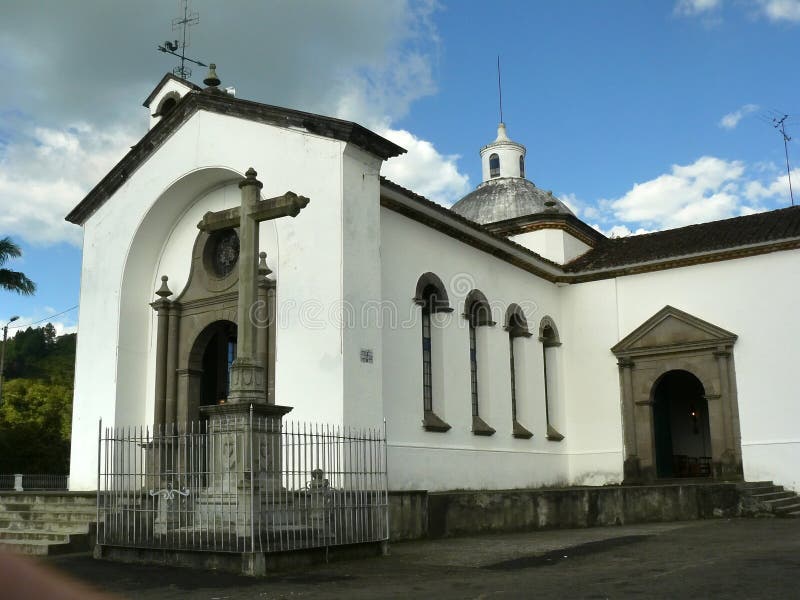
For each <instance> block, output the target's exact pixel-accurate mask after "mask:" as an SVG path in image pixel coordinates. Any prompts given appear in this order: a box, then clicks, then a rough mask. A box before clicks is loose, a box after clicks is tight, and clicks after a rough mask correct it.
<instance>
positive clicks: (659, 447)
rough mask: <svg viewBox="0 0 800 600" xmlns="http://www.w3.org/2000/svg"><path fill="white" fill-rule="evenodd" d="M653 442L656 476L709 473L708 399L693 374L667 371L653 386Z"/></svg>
mask: <svg viewBox="0 0 800 600" xmlns="http://www.w3.org/2000/svg"><path fill="white" fill-rule="evenodd" d="M653 441H654V443H655V453H656V472H657V476H658V477H661V478H665V477H667V478H668V477H708V476H709V475H711V432H710V429H709V421H708V401H707V400H706V398H705V389H704V388H703V384H702V383H701V382H700V380H699V379H698V378H697V377H695V376H694V375H693V374H692V373H690V372H688V371H684V370H673V371H668V372H667V373H665V374H664V375H663V376H662V377H660V378H659V380H658V381H657V382H656V383H655V385H654V386H653Z"/></svg>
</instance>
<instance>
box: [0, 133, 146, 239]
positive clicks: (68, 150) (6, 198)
mask: <svg viewBox="0 0 800 600" xmlns="http://www.w3.org/2000/svg"><path fill="white" fill-rule="evenodd" d="M19 134H20V135H18V137H17V139H15V141H14V142H13V143H11V144H9V145H8V146H7V147H6V149H5V152H4V154H2V155H0V232H3V233H6V232H7V233H11V234H13V235H14V237H15V238H19V239H22V240H25V241H27V242H30V243H33V244H53V243H57V242H61V241H66V242H69V243H72V244H75V245H78V246H79V245H80V243H81V229H80V228H79V227H77V226H76V225H72V224H70V223H67V222H66V221H65V220H64V217H65V216H66V215H67V213H68V212H69V211H70V210H71V209H72V208H73V207H74V206H75V205H76V204H78V202H80V200H82V199H83V197H84V195H85V194H86V192H88V191H89V190H90V189H91V188H92V186H94V185H95V184H96V183H97V182H98V181H99V178H100V177H101V176H102V175H104V174H105V173H106V172H107V171H108V170H109V169H110V168H111V167H112V166H113V165H114V164H115V163H116V162H117V161H118V160H119V159H120V158H122V156H123V155H124V153H125V152H126V151H127V150H128V148H129V146H130V145H131V143H133V142H134V141H135V135H134V134H133V133H132V132H131V131H128V130H122V129H108V128H106V129H104V130H102V131H98V130H96V129H94V128H93V127H92V126H90V125H87V124H85V123H79V124H76V125H71V126H66V127H63V128H47V127H33V128H32V129H31V130H30V131H21V132H19Z"/></svg>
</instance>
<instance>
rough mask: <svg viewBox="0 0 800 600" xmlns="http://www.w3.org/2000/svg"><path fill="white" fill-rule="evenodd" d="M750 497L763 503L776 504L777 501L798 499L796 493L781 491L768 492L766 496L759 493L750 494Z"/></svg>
mask: <svg viewBox="0 0 800 600" xmlns="http://www.w3.org/2000/svg"><path fill="white" fill-rule="evenodd" d="M750 497H751V498H753V499H755V500H759V501H761V502H770V503H771V502H774V501H777V500H784V499H786V498H796V497H797V495H796V494H795V493H794V492H787V491H786V490H781V491H779V492H767V493H765V494H762V493H758V494H750Z"/></svg>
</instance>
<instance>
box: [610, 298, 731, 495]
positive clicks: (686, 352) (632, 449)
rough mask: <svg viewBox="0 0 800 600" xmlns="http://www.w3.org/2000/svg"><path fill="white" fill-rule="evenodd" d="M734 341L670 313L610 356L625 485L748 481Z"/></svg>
mask: <svg viewBox="0 0 800 600" xmlns="http://www.w3.org/2000/svg"><path fill="white" fill-rule="evenodd" d="M736 339H737V336H736V335H735V334H733V333H731V332H729V331H726V330H724V329H722V328H720V327H717V326H716V325H712V324H711V323H708V322H707V321H703V320H702V319H699V318H697V317H695V316H693V315H690V314H688V313H685V312H683V311H681V310H678V309H676V308H673V307H671V306H666V307H664V308H663V309H661V310H660V311H659V312H658V313H656V314H655V315H654V316H652V317H651V318H650V319H648V320H647V321H646V322H645V323H643V324H642V325H641V326H639V327H638V328H636V329H635V330H634V331H633V332H631V333H630V334H629V335H628V336H626V337H625V338H624V339H622V340H621V341H620V342H619V343H618V344H617V345H615V346H614V347H613V348H612V349H611V351H612V352H613V353H614V354H615V355H616V356H617V359H618V361H617V364H618V366H619V376H620V395H621V397H622V424H623V438H624V439H623V441H624V450H625V462H624V467H623V468H624V475H625V482H626V483H642V482H651V481H654V480H656V479H658V478H666V477H691V476H711V477H713V478H716V479H741V478H742V450H741V435H740V433H739V408H738V403H737V396H736V372H735V367H734V360H733V346H734V344H735V342H736ZM695 431H696V432H697V433H695Z"/></svg>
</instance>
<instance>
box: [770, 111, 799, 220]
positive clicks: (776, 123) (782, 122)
mask: <svg viewBox="0 0 800 600" xmlns="http://www.w3.org/2000/svg"><path fill="white" fill-rule="evenodd" d="M788 118H789V115H786V114H784V115H783V116H782V117H781V118H780V119H778V118H776V117H773V118H772V126H773V127H774V128H775V129H777V130H778V131H780V132H781V135H782V136H783V152H784V154H785V155H786V174H787V175H788V176H789V197H790V198H791V200H792V206H794V191H793V190H792V171H791V169H790V168H789V144H788V143H789V142H791V141H792V138H790V137H789V136H788V135H786V119H788Z"/></svg>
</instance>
